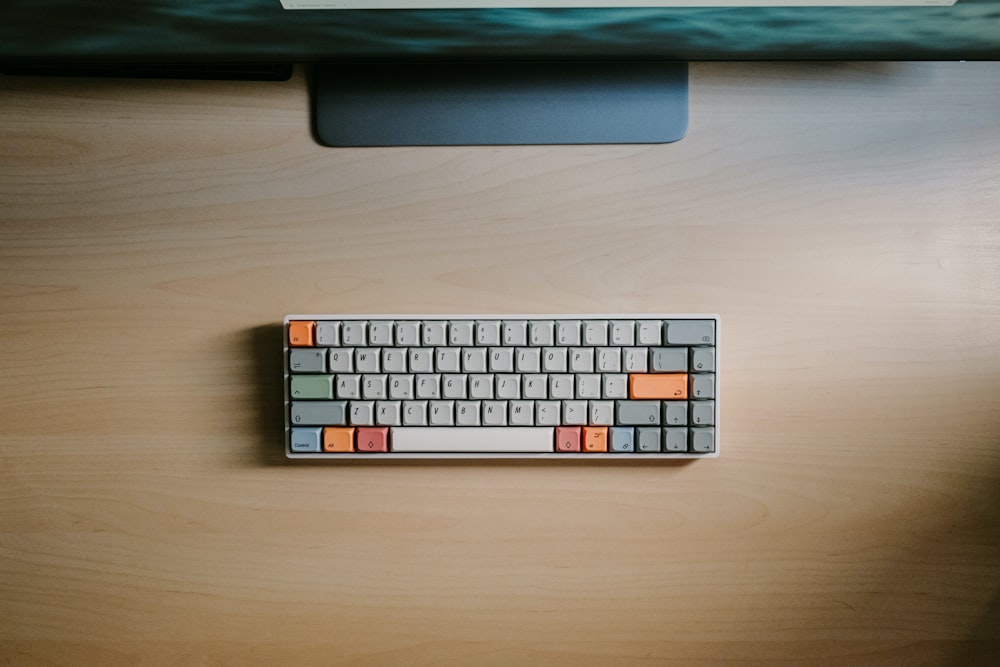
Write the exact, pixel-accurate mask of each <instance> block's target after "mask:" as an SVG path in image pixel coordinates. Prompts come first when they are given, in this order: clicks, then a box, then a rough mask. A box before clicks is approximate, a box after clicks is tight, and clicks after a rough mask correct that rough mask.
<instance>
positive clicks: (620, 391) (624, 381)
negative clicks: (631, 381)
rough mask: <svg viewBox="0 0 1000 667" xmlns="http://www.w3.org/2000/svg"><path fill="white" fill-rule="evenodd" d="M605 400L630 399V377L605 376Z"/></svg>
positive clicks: (618, 375)
mask: <svg viewBox="0 0 1000 667" xmlns="http://www.w3.org/2000/svg"><path fill="white" fill-rule="evenodd" d="M604 398H628V376H627V375H621V374H616V373H612V374H610V375H605V376H604Z"/></svg>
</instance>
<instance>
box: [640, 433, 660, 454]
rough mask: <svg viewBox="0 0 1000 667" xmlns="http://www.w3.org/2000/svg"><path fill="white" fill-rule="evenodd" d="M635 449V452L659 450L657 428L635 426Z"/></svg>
mask: <svg viewBox="0 0 1000 667" xmlns="http://www.w3.org/2000/svg"><path fill="white" fill-rule="evenodd" d="M635 436H636V437H635V440H636V442H635V450H636V451H637V452H658V451H660V429H659V428H637V429H636V430H635Z"/></svg>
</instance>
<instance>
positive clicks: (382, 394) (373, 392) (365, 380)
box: [361, 375, 389, 400]
mask: <svg viewBox="0 0 1000 667" xmlns="http://www.w3.org/2000/svg"><path fill="white" fill-rule="evenodd" d="M388 397H389V378H388V377H387V376H385V375H363V376H361V398H364V399H367V400H377V399H384V398H388Z"/></svg>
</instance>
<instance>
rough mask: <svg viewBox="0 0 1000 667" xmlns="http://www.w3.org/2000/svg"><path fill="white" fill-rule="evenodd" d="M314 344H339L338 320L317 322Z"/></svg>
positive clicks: (326, 345)
mask: <svg viewBox="0 0 1000 667" xmlns="http://www.w3.org/2000/svg"><path fill="white" fill-rule="evenodd" d="M316 344H317V345H322V346H324V347H330V346H334V345H340V322H330V321H326V322H317V323H316Z"/></svg>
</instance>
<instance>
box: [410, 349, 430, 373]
mask: <svg viewBox="0 0 1000 667" xmlns="http://www.w3.org/2000/svg"><path fill="white" fill-rule="evenodd" d="M408 356H409V358H410V372H411V373H430V372H431V371H433V370H434V350H433V349H432V348H429V347H411V348H410V351H409V353H408Z"/></svg>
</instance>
